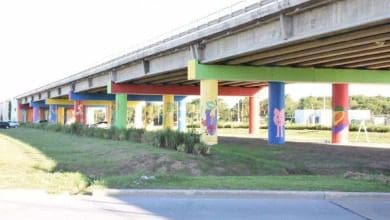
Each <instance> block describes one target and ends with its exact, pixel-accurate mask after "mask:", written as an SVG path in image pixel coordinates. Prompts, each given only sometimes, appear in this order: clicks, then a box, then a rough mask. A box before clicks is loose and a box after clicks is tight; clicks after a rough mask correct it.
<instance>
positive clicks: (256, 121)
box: [249, 96, 260, 134]
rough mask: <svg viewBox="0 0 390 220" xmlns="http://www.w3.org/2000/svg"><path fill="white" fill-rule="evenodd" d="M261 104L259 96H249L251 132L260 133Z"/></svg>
mask: <svg viewBox="0 0 390 220" xmlns="http://www.w3.org/2000/svg"><path fill="white" fill-rule="evenodd" d="M259 109H260V106H259V99H258V98H257V97H252V96H250V97H249V134H258V133H259V126H260V115H259V113H260V111H259Z"/></svg>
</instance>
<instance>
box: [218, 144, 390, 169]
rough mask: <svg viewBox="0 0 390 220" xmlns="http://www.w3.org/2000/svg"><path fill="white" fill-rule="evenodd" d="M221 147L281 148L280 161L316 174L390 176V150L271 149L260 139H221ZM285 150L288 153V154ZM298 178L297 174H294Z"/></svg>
mask: <svg viewBox="0 0 390 220" xmlns="http://www.w3.org/2000/svg"><path fill="white" fill-rule="evenodd" d="M219 140H220V143H221V144H226V145H235V146H240V147H242V148H259V147H270V148H281V149H283V151H282V153H280V154H278V155H277V156H276V159H279V160H282V161H286V162H288V161H291V163H296V162H297V161H301V162H302V164H303V165H302V167H303V168H304V169H306V170H307V171H308V173H312V174H323V175H332V174H336V175H339V174H344V173H345V172H348V171H359V172H367V173H377V174H384V175H390V147H389V148H375V147H372V146H370V147H362V146H351V145H348V146H346V145H330V144H320V143H304V142H286V144H285V145H281V146H278V145H269V144H268V143H267V141H266V140H264V139H260V138H237V137H221V138H220V139H219ZM284 150H285V151H284ZM291 174H295V173H291Z"/></svg>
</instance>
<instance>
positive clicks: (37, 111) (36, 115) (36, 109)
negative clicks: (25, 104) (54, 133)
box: [32, 106, 41, 123]
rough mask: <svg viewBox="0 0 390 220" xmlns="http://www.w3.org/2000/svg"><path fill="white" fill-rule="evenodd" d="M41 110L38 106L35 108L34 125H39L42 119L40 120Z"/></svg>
mask: <svg viewBox="0 0 390 220" xmlns="http://www.w3.org/2000/svg"><path fill="white" fill-rule="evenodd" d="M39 110H40V108H39V107H38V106H33V118H32V121H33V122H34V123H38V122H39V121H40V120H41V119H40V118H39V116H40V113H39Z"/></svg>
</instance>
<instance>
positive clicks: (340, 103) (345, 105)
mask: <svg viewBox="0 0 390 220" xmlns="http://www.w3.org/2000/svg"><path fill="white" fill-rule="evenodd" d="M348 93H349V92H348V84H333V86H332V109H333V119H332V143H334V144H346V143H348V134H349V120H348V110H349V96H348Z"/></svg>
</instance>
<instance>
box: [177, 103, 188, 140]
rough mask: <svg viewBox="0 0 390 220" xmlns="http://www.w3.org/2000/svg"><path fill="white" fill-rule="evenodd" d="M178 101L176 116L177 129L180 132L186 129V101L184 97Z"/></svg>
mask: <svg viewBox="0 0 390 220" xmlns="http://www.w3.org/2000/svg"><path fill="white" fill-rule="evenodd" d="M178 103H179V111H178V113H179V117H178V118H177V124H178V126H177V129H178V130H179V131H180V132H186V131H187V123H186V118H187V102H186V101H185V99H182V100H181V101H179V102H178Z"/></svg>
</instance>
